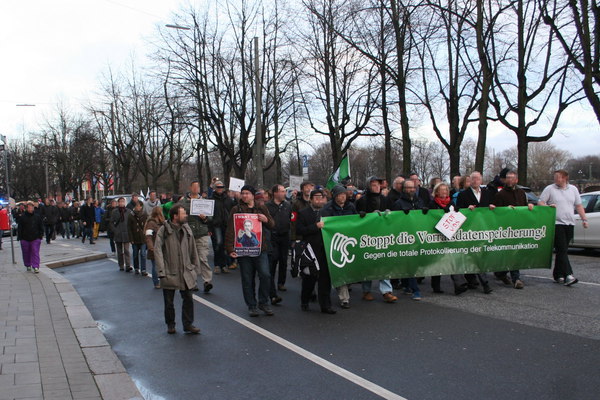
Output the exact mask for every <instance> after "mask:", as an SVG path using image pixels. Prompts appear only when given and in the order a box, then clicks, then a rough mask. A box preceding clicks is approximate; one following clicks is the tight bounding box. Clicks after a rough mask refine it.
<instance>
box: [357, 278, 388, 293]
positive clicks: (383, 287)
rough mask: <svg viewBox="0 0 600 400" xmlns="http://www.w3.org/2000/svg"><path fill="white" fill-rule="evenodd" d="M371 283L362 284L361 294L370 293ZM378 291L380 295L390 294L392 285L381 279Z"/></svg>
mask: <svg viewBox="0 0 600 400" xmlns="http://www.w3.org/2000/svg"><path fill="white" fill-rule="evenodd" d="M372 283H373V281H363V282H362V291H363V293H367V292H370V291H371V284H372ZM379 291H380V292H381V294H386V293H392V284H391V283H390V280H389V279H381V280H380V281H379Z"/></svg>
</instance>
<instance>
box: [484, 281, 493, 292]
mask: <svg viewBox="0 0 600 400" xmlns="http://www.w3.org/2000/svg"><path fill="white" fill-rule="evenodd" d="M493 291H494V290H493V289H492V288H491V287H490V285H488V284H487V283H486V284H485V285H483V293H485V294H490V293H492V292H493Z"/></svg>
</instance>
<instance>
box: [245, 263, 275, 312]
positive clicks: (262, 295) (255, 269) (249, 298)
mask: <svg viewBox="0 0 600 400" xmlns="http://www.w3.org/2000/svg"><path fill="white" fill-rule="evenodd" d="M237 260H238V264H239V267H240V272H241V274H242V291H243V293H244V301H245V302H246V305H247V306H248V308H255V307H256V296H255V294H254V280H255V278H256V274H258V282H259V283H258V303H259V304H268V303H269V288H270V285H271V274H270V273H269V257H268V256H267V253H265V252H262V253H260V256H258V257H238V258H237Z"/></svg>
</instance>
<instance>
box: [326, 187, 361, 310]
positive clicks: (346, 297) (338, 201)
mask: <svg viewBox="0 0 600 400" xmlns="http://www.w3.org/2000/svg"><path fill="white" fill-rule="evenodd" d="M331 195H332V199H331V200H330V201H329V202H327V204H325V206H323V208H322V209H321V211H320V212H319V214H320V215H321V217H334V216H341V215H352V214H356V208H355V207H354V204H353V203H351V202H349V201H348V194H347V192H346V188H345V187H343V186H342V185H335V186H334V187H333V189H331ZM336 289H337V292H338V298H339V300H340V306H341V307H342V308H350V291H349V290H348V285H343V286H340V287H338V288H336Z"/></svg>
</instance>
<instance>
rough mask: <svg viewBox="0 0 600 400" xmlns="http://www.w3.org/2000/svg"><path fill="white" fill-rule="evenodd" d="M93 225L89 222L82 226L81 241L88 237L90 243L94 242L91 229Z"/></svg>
mask: <svg viewBox="0 0 600 400" xmlns="http://www.w3.org/2000/svg"><path fill="white" fill-rule="evenodd" d="M92 228H93V226H91V225H90V224H89V223H86V224H85V226H83V233H82V236H81V237H82V242H85V238H86V237H87V238H88V239H90V244H92V243H94V234H93V231H92Z"/></svg>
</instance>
